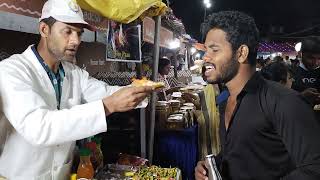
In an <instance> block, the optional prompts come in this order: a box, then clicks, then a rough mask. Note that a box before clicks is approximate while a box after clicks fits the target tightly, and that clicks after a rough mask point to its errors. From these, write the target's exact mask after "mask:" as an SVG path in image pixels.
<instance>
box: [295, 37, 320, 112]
mask: <svg viewBox="0 0 320 180" xmlns="http://www.w3.org/2000/svg"><path fill="white" fill-rule="evenodd" d="M301 53H302V60H301V62H300V65H299V66H298V67H297V68H296V69H295V73H294V77H293V78H294V82H293V84H292V89H294V90H297V91H299V92H301V94H302V95H303V96H304V97H305V98H306V99H307V100H308V102H309V103H310V104H311V105H312V106H314V105H316V104H320V37H308V38H306V39H304V40H303V42H302V47H301Z"/></svg>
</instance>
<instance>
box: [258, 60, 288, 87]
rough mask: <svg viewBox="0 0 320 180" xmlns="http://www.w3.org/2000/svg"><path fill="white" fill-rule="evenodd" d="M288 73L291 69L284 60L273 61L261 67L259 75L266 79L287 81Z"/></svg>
mask: <svg viewBox="0 0 320 180" xmlns="http://www.w3.org/2000/svg"><path fill="white" fill-rule="evenodd" d="M288 73H289V74H291V75H292V71H291V70H290V68H288V66H287V65H286V64H285V63H284V62H273V63H271V64H269V65H267V66H265V67H264V68H262V69H261V75H262V76H263V77H264V78H265V79H268V80H271V81H276V82H280V81H282V82H287V76H288Z"/></svg>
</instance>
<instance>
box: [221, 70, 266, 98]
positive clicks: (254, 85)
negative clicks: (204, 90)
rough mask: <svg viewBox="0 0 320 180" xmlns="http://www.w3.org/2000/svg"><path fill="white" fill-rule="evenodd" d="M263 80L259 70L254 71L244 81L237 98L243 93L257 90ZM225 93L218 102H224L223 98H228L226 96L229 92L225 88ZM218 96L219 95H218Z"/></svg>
mask: <svg viewBox="0 0 320 180" xmlns="http://www.w3.org/2000/svg"><path fill="white" fill-rule="evenodd" d="M262 81H263V78H262V76H261V75H260V73H259V72H255V73H254V74H253V75H252V76H251V78H250V79H249V81H248V82H247V83H246V85H245V86H244V87H243V89H242V90H241V92H240V94H239V95H238V96H237V99H238V98H242V97H243V96H244V95H245V94H247V93H254V92H256V91H257V90H258V87H259V86H260V85H261V83H262ZM225 91H226V92H225V94H224V97H223V99H221V100H219V103H218V104H220V103H222V102H224V101H225V100H227V99H228V97H229V96H230V93H229V90H228V89H226V90H225ZM219 98H220V97H219Z"/></svg>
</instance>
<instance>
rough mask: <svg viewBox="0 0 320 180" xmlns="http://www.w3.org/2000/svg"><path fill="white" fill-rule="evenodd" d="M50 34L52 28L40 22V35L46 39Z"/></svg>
mask: <svg viewBox="0 0 320 180" xmlns="http://www.w3.org/2000/svg"><path fill="white" fill-rule="evenodd" d="M49 32H50V27H49V26H48V25H47V24H46V23H44V22H40V24H39V33H40V35H41V37H44V38H46V37H48V36H49Z"/></svg>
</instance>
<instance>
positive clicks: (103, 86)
mask: <svg viewBox="0 0 320 180" xmlns="http://www.w3.org/2000/svg"><path fill="white" fill-rule="evenodd" d="M79 70H80V71H81V72H80V73H81V76H82V78H81V79H82V81H81V83H82V84H81V88H82V100H83V102H84V103H86V102H91V101H96V100H101V99H103V98H105V97H107V96H110V95H112V94H113V93H114V92H116V91H118V90H119V89H121V87H120V86H109V85H108V84H107V83H105V82H103V81H99V80H97V79H95V78H93V77H91V76H89V73H88V72H87V71H85V70H82V69H79Z"/></svg>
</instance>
